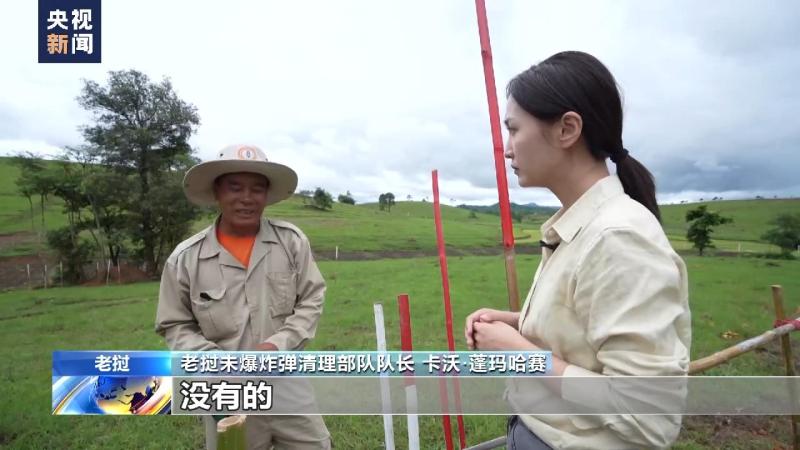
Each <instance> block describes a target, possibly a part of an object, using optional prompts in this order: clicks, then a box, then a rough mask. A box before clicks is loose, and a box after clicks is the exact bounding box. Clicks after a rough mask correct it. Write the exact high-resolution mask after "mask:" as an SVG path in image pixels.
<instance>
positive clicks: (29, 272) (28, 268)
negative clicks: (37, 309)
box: [25, 263, 33, 289]
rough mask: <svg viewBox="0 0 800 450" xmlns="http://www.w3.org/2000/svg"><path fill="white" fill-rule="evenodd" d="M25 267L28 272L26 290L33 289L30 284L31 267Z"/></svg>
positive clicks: (28, 265)
mask: <svg viewBox="0 0 800 450" xmlns="http://www.w3.org/2000/svg"><path fill="white" fill-rule="evenodd" d="M25 267H26V268H27V270H28V289H33V284H32V283H31V265H30V263H28V264H26V265H25Z"/></svg>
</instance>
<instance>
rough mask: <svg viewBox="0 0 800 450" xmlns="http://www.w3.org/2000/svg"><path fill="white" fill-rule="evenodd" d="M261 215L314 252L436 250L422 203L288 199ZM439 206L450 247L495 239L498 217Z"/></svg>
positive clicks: (428, 207) (429, 213) (427, 206)
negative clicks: (294, 230)
mask: <svg viewBox="0 0 800 450" xmlns="http://www.w3.org/2000/svg"><path fill="white" fill-rule="evenodd" d="M264 214H265V215H266V216H268V217H271V218H275V219H283V220H288V221H290V222H292V223H294V224H295V225H297V226H298V227H300V228H301V229H302V230H303V232H304V233H305V234H306V235H308V238H309V239H310V240H311V242H312V243H313V245H314V249H315V250H317V251H332V250H334V249H335V248H336V247H337V246H338V247H339V251H340V252H360V251H373V252H374V251H382V252H393V251H419V250H433V249H435V248H436V233H435V229H434V223H433V205H432V204H431V203H423V202H398V203H397V204H396V205H395V206H394V207H393V208H392V210H391V212H387V211H380V210H379V209H378V207H377V205H376V204H365V205H344V204H339V203H337V204H335V205H334V207H333V209H332V210H327V211H321V210H318V209H316V208H313V207H310V206H307V205H305V204H303V201H302V199H301V198H300V197H293V198H291V199H289V200H286V201H284V202H281V203H279V204H277V205H274V206H270V207H267V209H266V211H265V213H264ZM469 214H470V212H469V211H467V210H464V209H460V208H454V207H451V206H444V205H443V206H442V223H443V228H444V235H445V239H446V242H447V245H448V246H450V247H456V248H481V247H495V246H497V245H498V243H499V242H500V241H501V231H500V218H499V217H498V216H493V215H490V214H477V218H469ZM210 222H211V216H207V217H205V218H204V219H203V220H202V221H200V222H198V223H197V224H196V225H195V230H200V229H202V228H204V227H205V226H207V225H208V224H209V223H210Z"/></svg>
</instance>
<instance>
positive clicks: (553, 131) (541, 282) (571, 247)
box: [465, 52, 691, 449]
mask: <svg viewBox="0 0 800 450" xmlns="http://www.w3.org/2000/svg"><path fill="white" fill-rule="evenodd" d="M507 97H508V106H507V110H506V118H505V124H506V126H507V128H508V134H509V137H508V142H507V147H506V152H505V156H506V158H508V159H510V160H511V167H512V168H513V169H514V173H515V174H516V175H517V178H518V181H519V184H520V186H522V187H544V188H547V189H549V190H550V191H552V192H553V193H554V194H555V195H556V197H558V199H559V200H560V202H561V204H562V207H561V209H560V210H559V211H558V212H557V213H556V214H555V215H554V216H553V217H551V218H550V219H549V220H548V221H547V222H545V223H544V224H543V225H542V230H541V231H542V261H541V263H540V265H539V269H538V270H537V272H536V275H535V276H534V279H533V286H532V287H531V290H530V292H529V293H528V297H527V299H526V300H525V303H524V305H523V307H522V311H521V312H508V311H498V310H493V309H480V310H478V311H475V312H474V313H472V314H470V315H469V316H468V317H467V320H466V327H465V336H466V340H467V345H468V347H470V348H471V349H481V350H530V351H535V350H549V351H552V354H553V365H552V369H553V370H552V374H553V375H556V376H558V377H559V378H556V381H555V382H551V383H550V384H549V386H548V387H549V388H550V389H551V390H552V392H550V391H548V394H549V395H551V396H556V397H559V398H563V399H564V400H568V401H573V402H576V403H581V402H582V401H583V400H584V398H582V397H581V395H577V394H574V393H572V394H570V393H569V392H573V391H576V389H579V386H577V385H575V384H574V383H579V382H576V381H574V380H575V379H574V378H570V377H577V376H597V375H639V376H653V375H672V376H675V375H686V373H687V369H688V365H689V346H690V340H691V329H690V314H689V306H688V289H687V278H686V269H685V266H684V264H683V261H682V260H681V259H680V258H679V257H678V255H677V254H676V253H675V252H674V251H673V250H672V247H671V246H670V244H669V241H668V240H667V237H666V236H665V235H664V231H663V230H662V228H661V225H660V223H659V220H660V217H659V210H658V205H657V203H656V197H655V186H654V182H653V178H652V176H651V174H650V172H648V171H647V169H646V168H645V167H644V166H642V164H640V163H639V162H638V161H637V160H636V159H634V157H633V156H632V155H630V154H629V153H628V151H627V150H626V149H625V148H624V147H623V145H622V104H621V101H620V94H619V92H618V90H617V85H616V81H615V80H614V77H613V76H612V75H611V73H610V72H609V71H608V69H607V68H606V67H605V66H604V65H603V64H602V63H601V62H600V61H599V60H597V59H596V58H594V57H593V56H591V55H588V54H586V53H581V52H562V53H558V54H556V55H553V56H551V57H550V58H548V59H546V60H544V61H542V62H541V63H539V64H538V65H534V66H532V67H531V68H529V69H528V70H526V71H524V72H522V73H520V74H519V75H517V76H516V77H515V78H514V79H512V80H511V82H510V83H509V84H508V88H507ZM607 158H610V159H611V161H612V163H613V164H614V165H616V175H611V174H610V173H609V170H608V168H607V164H606V159H607ZM560 377H567V378H560ZM570 383H572V386H573V387H576V389H568V386H570ZM567 391H569V392H567ZM525 394H526V393H525V392H524V391H519V392H513V389H512V390H511V391H510V392H508V393H507V395H508V398H509V401H511V402H512V404H513V403H514V398H515V397H517V396H519V395H525ZM530 413H531V411H530V410H529V409H528V410H527V411H522V412H521V415H520V416H514V417H512V418H511V420H510V421H509V429H508V433H509V435H508V443H509V444H508V445H509V449H514V448H519V449H522V448H543V449H546V448H558V449H562V448H564V449H565V448H586V449H606V448H607V449H621V448H660V447H668V446H669V445H671V443H672V442H674V440H675V439H676V437H677V434H678V431H679V429H680V418H679V416H637V415H619V414H618V415H597V416H582V415H572V416H567V415H560V416H546V415H530Z"/></svg>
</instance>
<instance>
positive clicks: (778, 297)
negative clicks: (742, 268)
mask: <svg viewBox="0 0 800 450" xmlns="http://www.w3.org/2000/svg"><path fill="white" fill-rule="evenodd" d="M772 303H773V304H774V305H775V318H776V319H777V320H785V319H786V312H785V311H784V310H783V288H782V287H781V286H779V285H773V286H772ZM781 351H782V353H783V362H784V364H785V365H786V375H787V376H790V377H793V376H794V358H793V357H792V341H791V339H790V337H789V335H788V334H786V335H783V336H781ZM789 386H790V389H789V395H791V398H792V400H793V401H797V392H795V391H794V389H793V388H792V387H793V386H794V385H793V384H791V383H790V384H789ZM798 422H800V416H797V415H793V416H792V439H793V444H794V450H800V435H798V433H797V423H798Z"/></svg>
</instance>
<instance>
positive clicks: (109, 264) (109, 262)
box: [106, 259, 111, 286]
mask: <svg viewBox="0 0 800 450" xmlns="http://www.w3.org/2000/svg"><path fill="white" fill-rule="evenodd" d="M110 277H111V260H110V259H109V260H108V262H106V286H108V280H109V278H110Z"/></svg>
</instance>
